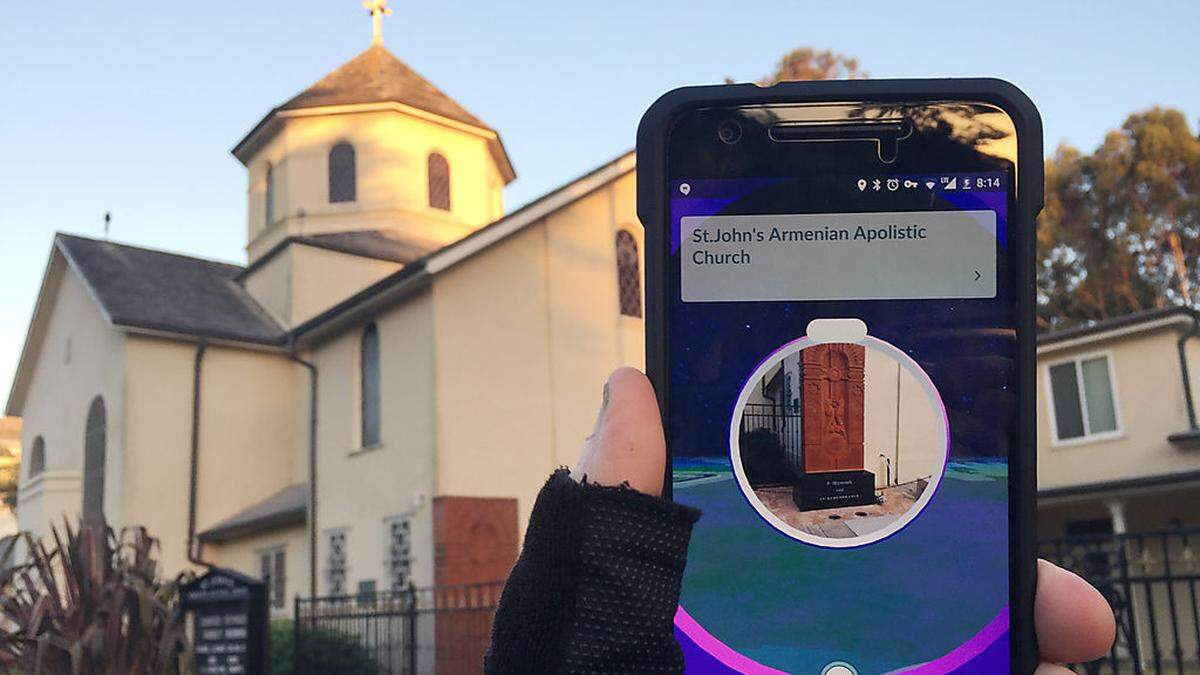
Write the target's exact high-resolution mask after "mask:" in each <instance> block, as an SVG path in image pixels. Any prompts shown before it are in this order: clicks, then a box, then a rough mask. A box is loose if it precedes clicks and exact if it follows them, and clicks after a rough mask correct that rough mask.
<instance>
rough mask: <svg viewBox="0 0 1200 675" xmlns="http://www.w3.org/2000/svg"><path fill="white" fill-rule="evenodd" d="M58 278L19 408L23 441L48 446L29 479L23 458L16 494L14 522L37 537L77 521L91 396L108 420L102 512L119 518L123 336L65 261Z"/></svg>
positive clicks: (50, 290)
mask: <svg viewBox="0 0 1200 675" xmlns="http://www.w3.org/2000/svg"><path fill="white" fill-rule="evenodd" d="M54 255H55V256H57V255H58V254H57V253H56V254H54ZM60 261H61V259H60ZM56 276H57V279H58V280H57V282H56V283H55V284H53V285H52V286H51V287H50V288H48V289H47V294H48V296H49V297H48V298H46V299H44V300H49V301H50V302H52V303H53V307H52V309H51V310H50V314H49V320H48V321H47V322H46V325H45V330H44V333H43V335H42V336H41V337H40V339H41V344H40V349H39V357H38V358H37V360H36V363H35V365H34V371H33V375H32V378H31V380H30V384H29V389H28V392H27V394H26V403H25V406H24V410H22V417H23V418H24V423H23V429H22V432H21V443H22V445H23V446H24V447H26V448H30V447H32V446H33V439H34V438H36V437H38V436H41V437H42V438H43V439H44V442H45V448H46V470H45V471H44V472H43V473H42V474H40V475H39V476H36V477H34V478H32V479H31V478H30V477H29V463H28V462H25V463H23V465H22V467H21V476H20V479H21V484H20V491H19V494H18V511H17V515H18V524H19V526H20V528H21V529H22V530H27V531H29V532H31V533H33V534H34V535H38V536H41V535H45V534H47V533H48V532H49V526H50V525H51V524H54V525H58V526H61V524H62V520H63V517H64V516H65V517H67V518H69V519H70V520H71V521H72V526H75V525H77V524H78V523H77V520H76V519H77V518H78V516H79V514H80V513H81V510H82V491H81V485H80V482H79V481H80V477H81V472H82V469H83V442H84V429H85V426H86V422H87V413H88V407H89V405H90V404H91V402H92V399H94V398H95V397H96V396H101V397H103V399H104V405H105V408H106V412H107V421H108V434H107V439H106V440H107V448H106V459H105V495H104V496H105V500H104V510H105V514H106V515H107V517H108V518H109V520H110V521H111V522H113V523H114V524H118V525H119V524H122V523H123V522H124V512H123V509H122V506H123V504H122V485H121V481H120V476H121V472H122V467H123V465H124V457H123V445H124V438H125V425H124V406H123V397H122V392H123V390H124V386H125V382H124V380H125V378H124V363H125V358H126V347H125V339H124V337H123V335H122V334H121V333H120V332H119V331H117V330H115V329H114V328H112V327H111V326H110V325H109V324H108V322H107V320H106V319H105V318H104V317H103V315H102V314H101V312H100V310H99V307H98V306H97V305H96V303H95V302H94V301H93V300H92V298H91V296H90V294H89V291H88V290H87V288H86V286H85V285H84V282H83V280H82V279H81V278H80V277H79V276H78V275H76V274H75V272H73V271H71V270H70V269H69V268H68V267H67V266H66V265H62V267H61V268H59V272H58V274H56Z"/></svg>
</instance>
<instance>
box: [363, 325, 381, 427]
mask: <svg viewBox="0 0 1200 675" xmlns="http://www.w3.org/2000/svg"><path fill="white" fill-rule="evenodd" d="M361 365H362V374H361V377H360V379H361V385H362V391H361V402H362V411H361V412H362V447H364V448H365V447H367V446H371V445H375V444H377V443H379V422H380V409H379V407H380V406H379V329H378V328H376V327H375V324H373V323H372V324H370V325H368V326H367V327H366V328H365V329H363V334H362V355H361Z"/></svg>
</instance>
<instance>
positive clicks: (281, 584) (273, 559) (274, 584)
mask: <svg viewBox="0 0 1200 675" xmlns="http://www.w3.org/2000/svg"><path fill="white" fill-rule="evenodd" d="M258 564H259V570H260V572H261V576H262V580H263V581H264V582H266V584H267V592H268V593H269V594H270V603H271V606H272V607H274V608H275V609H283V608H284V607H285V606H286V604H287V551H286V550H285V549H283V548H276V549H272V550H269V551H262V552H261V553H259V554H258Z"/></svg>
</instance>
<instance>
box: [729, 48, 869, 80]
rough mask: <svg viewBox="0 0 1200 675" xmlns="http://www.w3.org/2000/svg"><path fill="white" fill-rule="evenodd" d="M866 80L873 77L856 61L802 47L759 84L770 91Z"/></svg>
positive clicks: (776, 66)
mask: <svg viewBox="0 0 1200 675" xmlns="http://www.w3.org/2000/svg"><path fill="white" fill-rule="evenodd" d="M865 77H869V75H868V74H867V73H866V71H863V70H859V67H858V59H856V58H853V57H849V56H846V55H844V54H839V53H837V52H835V51H832V50H829V49H822V50H821V51H817V50H815V49H813V48H812V47H800V48H798V49H793V50H792V51H790V52H788V53H787V54H784V55H783V58H781V59H779V63H777V64H776V65H775V70H774V72H772V73H771V74H770V75H767V76H765V77H763V78H761V79H760V80H759V81H758V83H759V84H761V85H763V86H765V87H766V86H770V85H772V84H775V83H776V82H783V81H785V80H857V79H862V78H865ZM733 81H734V80H733V78H730V77H726V78H725V83H726V84H732V83H733Z"/></svg>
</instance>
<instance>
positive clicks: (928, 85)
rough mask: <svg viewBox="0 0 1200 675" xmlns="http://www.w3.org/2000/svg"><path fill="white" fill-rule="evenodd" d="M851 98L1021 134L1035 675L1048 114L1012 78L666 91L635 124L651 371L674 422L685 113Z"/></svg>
mask: <svg viewBox="0 0 1200 675" xmlns="http://www.w3.org/2000/svg"><path fill="white" fill-rule="evenodd" d="M846 101H869V102H873V103H874V102H881V103H888V102H908V103H923V102H937V101H970V102H980V103H990V104H992V105H995V106H998V107H1000V108H1001V109H1002V110H1004V111H1005V112H1006V113H1008V115H1009V116H1010V117H1011V118H1012V121H1013V124H1014V125H1015V127H1016V131H1017V167H1018V168H1017V186H1016V188H1017V207H1016V210H1015V212H1014V213H1013V214H1012V217H1011V223H1012V228H1011V230H1010V231H1011V232H1012V233H1013V234H1014V236H1017V237H1019V239H1020V240H1019V241H1018V242H1016V244H1017V245H1015V246H1014V247H1013V250H1014V251H1016V255H1017V264H1018V266H1019V270H1020V271H1019V276H1018V283H1019V285H1020V287H1022V288H1024V289H1025V291H1026V292H1024V293H1022V294H1021V296H1020V298H1021V299H1020V302H1019V303H1018V308H1017V309H1018V318H1017V376H1018V377H1019V378H1020V381H1021V386H1022V387H1023V390H1024V391H1026V392H1029V395H1027V396H1025V397H1024V400H1022V401H1021V403H1020V407H1019V411H1020V422H1019V425H1020V428H1019V430H1018V437H1019V443H1018V447H1017V449H1016V452H1015V453H1014V455H1012V456H1010V458H1009V461H1010V467H1011V469H1012V471H1011V474H1010V479H1009V480H1010V483H1009V485H1010V500H1009V520H1010V526H1009V527H1010V530H1009V531H1010V549H1009V550H1010V551H1012V553H1013V565H1012V572H1011V575H1010V583H1011V584H1012V588H1013V589H1014V591H1015V592H1014V593H1013V594H1012V601H1011V604H1010V608H1009V610H1010V616H1011V632H1010V639H1011V650H1012V652H1011V653H1012V663H1013V670H1012V672H1013V673H1022V674H1024V673H1032V672H1033V670H1034V668H1036V667H1037V663H1038V658H1037V654H1038V649H1037V639H1036V635H1035V633H1034V625H1033V599H1034V592H1035V589H1036V585H1037V560H1036V548H1035V547H1036V537H1037V524H1036V519H1035V517H1036V513H1035V506H1036V504H1035V499H1036V496H1037V464H1036V461H1037V459H1036V457H1037V451H1036V448H1037V435H1036V427H1035V425H1036V419H1037V418H1036V414H1037V413H1036V394H1035V392H1036V391H1037V390H1036V388H1035V383H1034V370H1035V368H1036V365H1035V348H1036V344H1035V339H1036V324H1035V320H1034V309H1035V307H1034V303H1035V282H1036V280H1035V268H1034V265H1035V248H1034V247H1035V243H1036V240H1037V237H1036V235H1035V228H1036V223H1037V215H1038V213H1039V212H1040V211H1041V210H1042V200H1043V196H1042V190H1043V164H1042V162H1043V156H1042V153H1043V150H1042V119H1041V115H1040V114H1039V113H1038V111H1037V108H1036V107H1035V106H1034V104H1033V101H1031V100H1030V99H1029V97H1028V96H1026V95H1025V93H1024V92H1022V91H1021V90H1020V89H1018V88H1017V87H1016V86H1014V85H1013V84H1011V83H1009V82H1005V81H1004V80H999V79H993V78H968V79H911V80H828V81H818V82H782V83H779V84H776V85H774V86H771V87H760V86H758V85H755V84H734V85H713V86H695V87H682V88H679V89H674V90H671V91H669V92H667V93H666V94H663V95H662V96H661V97H659V99H658V100H657V101H655V102H654V103H653V104H652V105H651V106H650V108H649V109H648V110H647V111H646V112H645V114H644V115H642V120H641V122H640V123H639V124H638V131H637V210H638V217H639V218H640V219H641V221H642V225H643V227H644V228H645V241H646V247H645V251H646V256H645V259H646V374H647V376H648V377H649V378H650V381H651V383H653V385H654V390H655V392H656V395H657V397H658V405H659V409H660V410H661V411H662V416H663V423H664V425H665V424H666V423H667V419H668V418H669V416H670V410H669V409H668V406H667V387H668V383H667V377H666V376H667V357H666V349H667V345H666V331H665V328H666V312H665V309H666V291H665V289H666V283H665V281H666V280H665V274H666V270H665V256H664V255H663V252H664V251H665V246H666V244H665V241H664V238H665V236H666V234H667V225H668V224H667V222H666V218H667V213H666V212H665V207H666V195H665V189H666V186H667V157H666V149H667V138H668V135H669V134H670V132H671V126H672V124H673V123H674V122H675V120H676V119H677V118H678V117H679V116H680V115H681V114H682V113H684V112H686V111H689V110H694V109H697V108H709V107H731V106H740V105H763V104H773V103H832V102H846ZM667 452H668V457H667V470H666V475H665V476H664V479H663V483H664V485H663V494H664V495H665V496H667V497H668V498H669V497H670V496H671V457H670V446H669V445H668V448H667Z"/></svg>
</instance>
